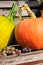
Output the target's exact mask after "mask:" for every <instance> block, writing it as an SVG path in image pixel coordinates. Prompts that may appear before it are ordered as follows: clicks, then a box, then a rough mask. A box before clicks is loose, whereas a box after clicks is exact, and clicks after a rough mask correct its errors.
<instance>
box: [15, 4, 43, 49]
mask: <svg viewBox="0 0 43 65" xmlns="http://www.w3.org/2000/svg"><path fill="white" fill-rule="evenodd" d="M25 8H26V9H27V10H28V12H29V13H30V15H31V14H33V13H32V11H31V10H30V8H29V7H28V6H27V5H25ZM33 15H34V14H33ZM31 16H32V15H31ZM32 17H33V18H31V19H25V20H23V21H21V22H20V23H19V24H18V25H17V26H16V28H15V38H16V40H17V42H18V43H19V44H20V45H21V46H22V47H27V48H31V49H32V50H39V49H43V18H42V17H40V18H36V17H35V15H34V16H32Z"/></svg>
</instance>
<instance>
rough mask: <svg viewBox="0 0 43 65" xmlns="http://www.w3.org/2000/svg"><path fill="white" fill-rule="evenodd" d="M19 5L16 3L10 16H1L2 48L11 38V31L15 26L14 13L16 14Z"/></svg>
mask: <svg viewBox="0 0 43 65" xmlns="http://www.w3.org/2000/svg"><path fill="white" fill-rule="evenodd" d="M16 11H17V5H16V3H14V5H13V7H12V10H11V11H10V14H9V16H8V17H5V16H0V49H4V48H5V47H6V46H7V44H8V42H9V39H10V36H11V33H12V31H13V29H14V27H15V25H14V21H13V15H14V14H16Z"/></svg>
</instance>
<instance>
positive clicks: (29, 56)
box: [0, 50, 43, 65]
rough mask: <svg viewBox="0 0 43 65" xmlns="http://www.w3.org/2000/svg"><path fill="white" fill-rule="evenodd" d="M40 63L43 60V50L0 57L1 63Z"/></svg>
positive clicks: (19, 64)
mask: <svg viewBox="0 0 43 65" xmlns="http://www.w3.org/2000/svg"><path fill="white" fill-rule="evenodd" d="M39 60H40V63H42V61H43V50H40V51H34V52H30V53H26V54H25V53H24V54H22V55H21V56H9V57H4V58H0V65H1V64H2V65H22V64H24V63H25V65H26V63H27V65H28V64H29V63H32V62H33V63H34V64H35V63H36V62H37V63H38V64H39V62H38V61H39Z"/></svg>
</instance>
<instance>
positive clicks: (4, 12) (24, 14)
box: [0, 9, 40, 16]
mask: <svg viewBox="0 0 43 65" xmlns="http://www.w3.org/2000/svg"><path fill="white" fill-rule="evenodd" d="M32 11H33V12H34V13H35V14H36V15H39V13H40V12H38V11H39V10H38V9H32ZM37 13H38V14H37ZM0 15H5V16H8V15H9V11H8V10H4V11H3V10H2V11H1V9H0ZM16 16H19V14H18V11H17V14H16ZM22 16H29V14H28V13H27V11H26V10H23V11H22Z"/></svg>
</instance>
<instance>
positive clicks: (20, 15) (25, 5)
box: [19, 4, 36, 20]
mask: <svg viewBox="0 0 43 65" xmlns="http://www.w3.org/2000/svg"><path fill="white" fill-rule="evenodd" d="M23 9H25V10H26V11H27V12H28V13H29V15H30V16H31V17H32V18H36V16H35V14H34V13H33V12H32V11H31V9H30V7H29V6H28V5H27V4H24V5H23V6H22V7H21V8H20V13H19V18H20V20H22V10H23Z"/></svg>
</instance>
